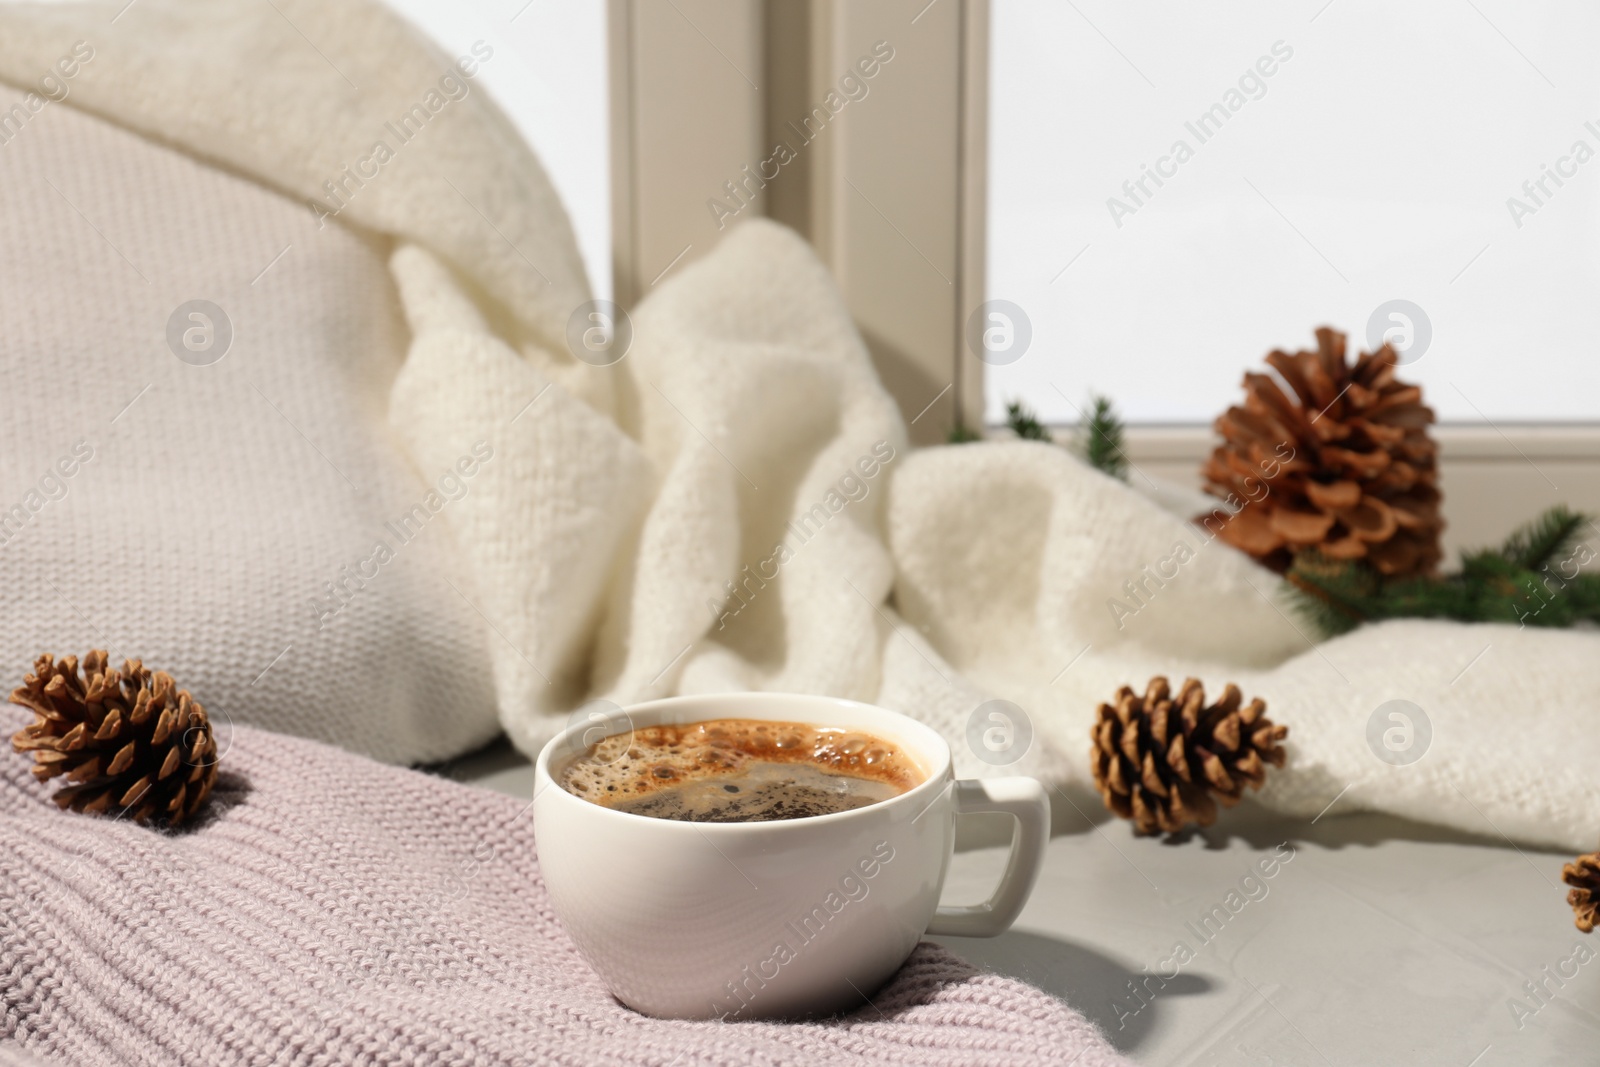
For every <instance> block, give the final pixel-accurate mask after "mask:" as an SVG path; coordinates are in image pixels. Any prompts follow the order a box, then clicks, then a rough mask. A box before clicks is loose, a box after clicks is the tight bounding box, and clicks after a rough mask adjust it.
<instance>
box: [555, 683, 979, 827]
mask: <svg viewBox="0 0 1600 1067" xmlns="http://www.w3.org/2000/svg"><path fill="white" fill-rule="evenodd" d="M756 698H759V700H760V701H762V702H764V703H766V704H768V705H769V706H770V705H773V704H774V703H775V704H776V705H790V706H793V707H794V708H796V709H797V710H798V709H803V708H804V707H807V706H810V707H812V708H815V707H817V706H818V705H828V706H831V707H833V708H835V709H840V710H844V711H847V712H849V711H861V712H866V713H868V714H869V715H871V716H887V717H888V718H889V719H890V720H892V722H893V728H894V730H895V731H896V732H897V733H899V734H901V735H904V734H907V733H909V734H911V735H914V739H913V744H911V745H908V746H907V747H910V748H913V749H914V751H913V753H912V755H913V758H915V759H916V760H917V762H918V763H919V764H924V768H923V769H924V771H925V772H926V777H925V778H923V780H922V781H921V782H919V783H917V784H916V785H914V786H912V787H911V788H910V789H908V790H906V791H905V792H904V793H901V794H899V795H898V796H893V797H889V798H887V799H885V800H879V801H875V802H874V803H871V804H866V805H863V806H862V807H859V808H851V809H849V810H847V811H833V812H828V813H827V814H824V815H806V816H802V817H800V818H798V819H774V820H768V821H753V822H686V821H682V820H678V819H658V818H655V817H654V816H651V815H639V814H637V813H635V812H631V811H618V810H616V809H615V808H608V807H606V806H605V805H603V804H596V803H595V802H594V801H592V800H585V799H583V798H582V797H579V796H574V795H573V794H571V793H569V792H567V791H566V790H565V789H564V788H562V787H561V786H560V785H559V784H558V783H557V782H556V780H555V776H554V775H553V774H551V771H550V763H551V760H552V759H554V758H555V754H556V753H557V752H558V751H560V750H561V748H562V747H563V746H564V745H565V744H567V743H568V742H569V741H570V739H571V738H572V736H573V735H574V734H576V733H579V732H581V731H583V730H586V729H589V728H590V725H591V724H590V723H587V722H576V723H572V724H570V725H568V726H567V727H566V728H565V729H563V730H562V731H561V732H560V733H558V734H556V735H555V736H554V737H552V738H551V739H550V740H548V741H546V742H545V744H544V747H543V748H541V749H540V750H539V756H538V758H537V759H536V760H535V761H534V786H533V799H534V800H535V801H537V800H538V799H539V797H540V796H541V795H542V794H544V793H545V792H547V791H548V792H551V793H553V794H554V795H556V796H558V797H560V798H562V799H561V800H558V801H557V803H566V802H568V801H570V802H571V803H574V804H580V805H582V808H581V809H579V810H583V811H585V812H589V813H599V817H601V818H611V819H623V820H629V821H632V822H634V823H635V824H636V825H638V824H643V823H648V824H652V825H654V826H658V827H661V828H662V829H661V831H660V832H662V833H679V832H689V831H700V832H702V833H704V832H711V833H719V834H730V833H757V832H759V833H784V832H800V831H801V830H802V829H803V828H805V827H815V826H820V825H824V824H828V823H837V822H842V821H845V820H848V819H851V818H860V817H865V816H866V815H867V813H877V812H882V811H884V810H886V809H888V808H890V807H892V806H895V805H902V804H908V803H911V802H912V801H913V799H914V798H919V797H920V798H922V799H923V801H924V804H923V806H924V807H925V808H926V807H932V806H933V799H932V797H931V796H930V794H933V793H942V792H943V791H944V790H945V789H946V788H948V783H949V780H950V778H951V777H952V766H953V761H952V756H951V752H950V744H949V742H948V741H946V740H945V739H944V736H943V735H942V734H940V733H939V731H937V730H935V729H933V727H931V726H929V725H928V724H927V723H924V722H921V721H920V720H917V719H914V718H912V717H911V716H909V715H907V714H905V713H904V712H899V711H894V710H892V709H890V708H886V707H883V706H882V705H879V704H868V703H866V702H864V701H860V700H851V699H849V698H847V697H832V696H821V695H818V694H814V693H792V692H768V691H763V690H748V691H736V692H723V693H703V694H690V695H686V696H675V697H663V698H661V699H658V700H647V701H643V702H641V703H638V704H630V705H628V706H626V707H623V708H622V709H621V713H620V714H621V716H623V717H626V719H627V726H628V728H630V729H637V728H638V727H639V726H640V725H645V726H653V725H656V724H657V723H663V722H672V721H674V720H673V719H672V718H671V717H670V716H671V715H672V714H673V712H676V711H679V710H680V709H684V708H704V709H706V714H704V715H698V714H697V715H695V716H693V717H686V718H681V719H677V720H676V721H677V722H699V721H702V719H717V718H728V719H765V720H768V721H775V722H785V721H787V722H807V721H808V720H807V719H806V717H805V716H804V715H803V714H797V715H795V716H793V717H789V718H784V717H780V716H779V715H778V714H765V713H762V712H761V711H759V710H758V711H754V712H752V710H751V708H750V707H749V706H748V704H749V702H751V701H753V700H754V699H756ZM719 704H728V705H732V706H733V707H732V708H731V709H730V710H729V711H728V712H727V713H726V714H719V713H718V712H717V711H716V710H715V708H716V705H719ZM769 710H775V709H771V708H769ZM636 717H643V718H646V719H650V720H653V721H650V722H645V723H643V724H641V723H640V722H638V721H637V719H636ZM863 728H864V729H871V727H870V726H869V725H868V724H867V723H863ZM607 736H614V735H607ZM897 740H899V741H900V743H905V739H904V737H903V736H902V738H897ZM919 817H920V816H919Z"/></svg>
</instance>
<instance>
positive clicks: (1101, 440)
mask: <svg viewBox="0 0 1600 1067" xmlns="http://www.w3.org/2000/svg"><path fill="white" fill-rule="evenodd" d="M1090 406H1091V411H1090V414H1089V420H1088V425H1087V426H1082V427H1080V429H1079V437H1080V441H1079V443H1078V447H1079V448H1080V449H1081V450H1082V452H1083V456H1084V458H1085V459H1087V460H1088V461H1089V466H1091V467H1093V468H1094V469H1095V470H1098V471H1101V472H1103V473H1105V474H1109V475H1111V477H1113V478H1120V479H1121V480H1122V481H1127V480H1128V454H1127V453H1126V452H1124V451H1123V447H1122V419H1121V418H1120V417H1118V415H1117V409H1116V408H1115V407H1114V406H1113V405H1112V403H1111V400H1110V398H1109V397H1104V396H1094V397H1091V398H1090Z"/></svg>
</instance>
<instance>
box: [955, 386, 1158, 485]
mask: <svg viewBox="0 0 1600 1067" xmlns="http://www.w3.org/2000/svg"><path fill="white" fill-rule="evenodd" d="M1089 409H1090V410H1089V414H1088V415H1087V416H1086V417H1084V418H1082V419H1080V420H1079V422H1078V429H1077V433H1076V435H1075V438H1074V440H1073V442H1072V445H1071V448H1072V450H1073V451H1074V452H1076V453H1077V454H1078V455H1079V457H1081V458H1082V459H1083V461H1084V462H1085V463H1087V464H1089V466H1091V467H1093V468H1094V469H1095V470H1098V471H1100V472H1102V473H1104V474H1109V475H1111V477H1113V478H1120V479H1121V480H1122V481H1127V480H1128V455H1127V453H1126V452H1125V451H1124V450H1123V429H1122V419H1121V418H1120V417H1119V416H1118V415H1117V409H1116V407H1115V406H1114V405H1113V404H1112V403H1111V401H1110V399H1109V398H1107V397H1103V396H1091V397H1090V398H1089ZM1006 425H1007V426H1008V427H1010V429H1011V432H1012V433H1014V434H1016V435H1017V437H1019V438H1020V439H1022V440H1024V441H1054V440H1055V435H1054V434H1052V433H1051V432H1050V428H1049V427H1048V426H1046V425H1045V424H1044V423H1042V422H1040V421H1039V418H1038V416H1037V415H1035V414H1034V413H1033V411H1032V409H1030V408H1029V407H1028V406H1027V405H1026V404H1024V403H1022V402H1021V401H1020V400H1013V401H1011V403H1009V404H1007V405H1006ZM975 440H977V437H976V435H969V434H968V432H967V430H966V428H965V427H962V426H957V427H955V428H954V429H952V430H951V431H950V443H951V444H960V443H962V442H963V441H975Z"/></svg>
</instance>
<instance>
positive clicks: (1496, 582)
mask: <svg viewBox="0 0 1600 1067" xmlns="http://www.w3.org/2000/svg"><path fill="white" fill-rule="evenodd" d="M1589 523H1590V519H1589V517H1588V516H1586V515H1582V514H1579V513H1577V512H1574V511H1572V510H1571V509H1569V508H1567V507H1565V506H1558V507H1554V508H1551V509H1550V510H1549V511H1546V512H1545V513H1544V514H1542V515H1540V516H1539V517H1538V518H1536V519H1535V520H1534V521H1533V522H1530V523H1528V524H1527V525H1526V526H1524V527H1522V528H1521V529H1519V530H1517V531H1516V532H1515V533H1513V534H1512V535H1511V536H1510V537H1508V538H1506V541H1505V543H1504V544H1502V545H1501V546H1500V547H1499V548H1487V549H1480V550H1478V551H1474V552H1466V553H1463V554H1462V557H1461V570H1460V571H1458V572H1456V573H1454V574H1447V575H1443V576H1439V577H1421V578H1403V579H1393V578H1384V577H1383V576H1382V575H1381V574H1379V573H1378V572H1377V571H1376V570H1374V569H1373V568H1372V567H1371V566H1370V565H1369V564H1368V563H1366V561H1364V560H1355V561H1350V562H1343V563H1336V562H1333V561H1330V560H1327V559H1324V558H1323V557H1321V556H1320V555H1318V554H1317V553H1315V552H1302V553H1300V554H1299V555H1298V556H1296V557H1295V561H1294V565H1293V566H1292V567H1290V569H1289V573H1288V575H1287V577H1288V579H1289V582H1290V584H1291V585H1292V586H1293V587H1294V589H1295V599H1296V602H1297V607H1298V608H1299V609H1300V612H1301V614H1302V615H1303V616H1304V617H1305V618H1306V619H1308V620H1309V621H1310V622H1311V623H1313V624H1314V625H1316V626H1317V627H1318V628H1319V629H1321V630H1322V632H1323V633H1325V634H1329V635H1334V634H1341V633H1347V632H1349V631H1350V630H1353V629H1355V627H1357V626H1359V625H1360V624H1361V623H1363V622H1376V621H1378V620H1381V619H1401V618H1421V619H1456V620H1458V621H1461V622H1505V623H1516V624H1517V625H1519V626H1540V627H1566V626H1573V625H1576V624H1578V623H1582V622H1588V623H1600V574H1594V573H1582V572H1580V569H1579V568H1580V567H1582V566H1583V565H1584V564H1587V563H1588V562H1590V561H1591V560H1593V559H1594V558H1595V553H1594V552H1593V551H1592V550H1590V549H1589V548H1587V547H1586V546H1585V545H1584V543H1583V539H1582V536H1581V535H1582V533H1583V527H1585V526H1587V525H1589Z"/></svg>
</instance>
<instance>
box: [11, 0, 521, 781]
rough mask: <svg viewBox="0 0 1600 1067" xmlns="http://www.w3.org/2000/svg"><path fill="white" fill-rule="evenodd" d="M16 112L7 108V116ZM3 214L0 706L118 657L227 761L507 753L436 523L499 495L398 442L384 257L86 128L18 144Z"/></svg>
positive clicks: (394, 310)
mask: <svg viewBox="0 0 1600 1067" xmlns="http://www.w3.org/2000/svg"><path fill="white" fill-rule="evenodd" d="M219 6H220V5H219ZM131 14H132V13H131V12H130V14H129V17H131ZM7 36H8V34H7V31H5V30H3V29H0V37H7ZM108 59H109V57H108V56H106V55H97V56H96V57H95V59H94V60H92V61H90V62H89V63H88V64H87V65H86V66H85V67H84V68H83V69H84V71H85V72H87V71H88V70H90V69H92V68H93V66H94V64H95V63H97V62H105V61H107V60H108ZM25 99H26V95H25V93H24V92H23V91H22V90H17V89H12V88H10V87H9V86H4V85H0V114H8V113H9V112H10V109H11V108H12V107H13V105H16V106H19V107H23V108H24V110H25V109H26V108H25V104H23V101H24V100H25ZM0 132H3V131H0ZM52 184H53V186H54V188H52ZM0 188H3V189H4V190H5V195H4V196H0V233H4V234H5V240H4V241H0V279H4V284H0V322H4V323H5V324H6V328H5V330H4V331H0V369H3V375H4V383H5V384H4V387H3V389H0V485H3V486H4V487H5V489H4V492H3V494H0V585H3V586H4V588H5V589H6V590H7V594H6V595H7V606H8V608H9V609H10V610H8V611H6V612H5V613H4V615H3V616H0V665H3V670H4V672H5V677H4V679H3V680H0V689H3V691H9V690H10V688H11V687H12V686H13V685H16V684H17V683H18V682H20V681H21V677H22V671H23V670H24V669H26V667H27V665H28V664H30V663H32V662H33V658H34V657H35V656H37V655H38V654H39V653H40V652H41V651H48V652H52V653H56V654H65V653H68V652H75V653H80V654H81V653H82V652H84V651H86V650H88V649H90V648H109V650H110V652H111V658H112V661H113V662H114V663H119V664H120V663H121V662H122V661H123V659H125V658H142V659H143V660H144V661H145V662H146V663H148V664H150V665H151V666H154V667H159V668H161V669H163V670H166V671H168V672H170V673H171V674H172V675H173V676H174V677H176V678H177V679H178V680H179V682H180V683H182V685H184V686H185V687H187V688H189V689H190V690H191V691H193V692H195V693H197V694H198V693H204V694H205V696H204V698H203V699H202V702H203V703H204V704H205V706H206V709H207V710H208V711H209V712H210V713H211V715H212V716H213V720H214V721H215V723H216V726H217V729H218V733H219V736H220V737H222V738H223V739H226V735H227V731H228V729H229V728H230V723H233V722H243V723H253V724H256V725H258V726H264V727H268V728H270V729H274V730H281V731H284V732H288V733H294V734H299V735H302V736H307V737H315V738H317V739H318V740H322V741H329V742H332V743H335V744H338V745H341V746H343V747H345V748H349V749H351V750H353V751H357V752H362V753H365V754H366V755H369V756H373V757H375V758H378V759H383V760H386V761H392V762H413V761H423V760H438V759H444V758H446V757H449V756H452V755H456V754H457V753H459V752H462V751H464V750H466V749H470V748H472V747H474V746H476V745H479V744H481V743H483V742H484V741H485V740H487V739H488V738H489V737H490V736H492V735H493V734H494V733H495V732H496V730H497V728H498V723H497V722H496V718H495V714H494V692H493V689H492V686H491V685H490V682H489V673H490V663H489V655H488V645H487V641H488V638H489V635H490V631H489V629H488V627H487V626H486V625H485V624H484V623H483V620H482V618H481V617H480V616H479V615H478V613H477V611H476V610H475V609H474V608H473V606H472V604H471V603H470V602H468V601H467V600H466V599H465V598H464V596H465V595H466V590H467V589H468V588H470V586H469V576H468V575H467V573H466V572H465V570H464V569H463V568H462V567H461V565H460V564H459V563H458V562H457V561H456V556H457V552H456V549H455V546H454V545H453V543H452V541H451V538H450V531H449V529H448V527H447V526H445V524H444V523H443V522H442V521H440V520H439V519H438V516H435V515H432V513H431V511H430V510H429V509H428V508H427V505H426V503H425V502H426V501H427V500H428V499H429V496H430V495H431V494H434V493H435V490H436V488H437V486H438V483H439V481H440V479H441V477H442V476H443V475H444V474H445V472H446V471H450V472H452V473H451V478H452V482H451V485H452V486H460V487H462V490H463V491H466V492H472V491H479V492H481V491H482V489H483V482H484V481H485V480H486V479H492V478H496V477H500V473H499V470H498V468H497V466H496V463H495V462H494V459H493V458H491V459H490V461H489V462H487V463H481V464H477V466H478V473H477V475H476V476H475V477H474V478H472V479H470V480H465V479H461V478H459V476H457V475H456V474H455V473H454V470H455V468H454V464H455V462H456V460H457V459H459V458H460V457H461V456H462V455H464V454H466V455H469V456H470V452H469V450H470V448H471V445H472V442H463V444H462V451H461V452H458V453H456V455H454V456H452V457H450V460H449V461H448V462H447V464H446V466H445V467H444V468H440V469H426V470H423V471H421V472H416V471H414V470H413V469H412V468H411V466H410V464H409V463H408V461H407V459H406V457H405V456H404V455H403V454H402V453H401V452H400V451H399V449H398V447H397V445H396V444H395V442H394V441H393V439H392V437H391V435H390V433H389V429H388V427H387V426H386V425H385V424H384V408H385V405H384V400H383V396H384V392H385V390H387V388H388V386H389V383H391V382H392V381H393V380H394V377H395V374H396V373H397V372H398V370H399V368H400V364H401V360H402V357H403V355H404V351H405V340H406V339H405V323H404V322H403V321H402V319H401V314H400V308H399V304H398V301H397V300H396V299H395V293H394V288H393V286H392V284H391V283H390V281H389V274H388V270H387V267H386V264H385V261H386V258H387V255H388V250H387V247H386V242H385V241H384V240H382V239H380V238H375V237H373V236H371V235H364V234H360V233H358V232H356V231H353V230H351V229H348V228H346V227H344V226H339V225H329V226H327V227H325V228H324V229H323V230H321V231H319V230H318V229H317V225H316V222H315V220H314V218H313V217H312V215H311V213H310V212H309V211H307V210H306V209H305V207H304V206H303V205H301V204H297V203H295V202H293V201H291V200H289V199H288V198H286V197H284V196H282V195H280V194H278V193H275V192H273V191H271V190H269V189H266V188H263V187H262V186H260V185H258V184H256V183H254V182H251V181H248V180H246V179H244V178H240V177H238V176H236V175H233V174H229V173H227V172H224V171H222V170H219V169H218V168H215V167H211V166H208V165H206V164H204V163H201V162H199V161H198V160H196V159H194V158H192V157H191V156H188V155H185V154H184V153H182V152H178V151H174V150H173V149H171V148H168V147H165V146H163V145H160V144H157V143H155V142H153V141H150V140H147V139H145V138H143V137H140V136H138V135H137V134H134V133H131V132H129V131H127V130H125V129H122V128H120V127H118V126H115V125H112V124H111V123H109V122H106V121H104V120H102V119H98V118H96V117H94V116H92V115H89V114H87V113H85V112H83V111H80V110H78V109H77V108H75V107H73V106H72V105H71V104H51V105H49V109H48V110H46V111H42V112H40V114H39V116H38V117H37V118H35V119H33V120H32V121H30V122H29V124H28V125H27V126H26V127H24V128H23V129H21V131H20V132H18V133H16V134H15V135H14V136H12V137H11V139H10V140H9V141H8V142H7V143H5V144H4V147H3V150H0ZM58 193H59V195H58ZM74 205H76V206H77V207H78V208H79V209H81V210H82V211H83V212H84V214H85V215H86V216H87V217H88V218H89V219H91V220H92V223H91V224H92V225H97V226H99V227H100V228H101V229H102V230H104V231H105V233H106V235H107V236H108V237H109V239H110V240H111V241H113V242H114V243H115V244H116V246H117V247H118V248H120V249H122V250H123V251H124V253H125V254H126V255H127V256H128V260H129V261H131V262H132V263H133V264H136V266H130V263H129V261H125V260H123V259H122V258H120V257H119V256H118V255H117V254H116V253H115V252H113V251H112V250H111V249H110V248H109V247H107V246H105V245H104V244H102V243H101V239H100V238H99V237H97V236H96V235H95V231H94V230H93V229H91V228H90V224H86V223H85V220H84V218H80V217H79V215H78V214H76V213H75V212H74V210H73V206H74ZM141 274H142V275H143V276H144V277H141ZM196 298H203V299H207V300H210V301H212V302H213V303H214V304H215V305H217V306H219V307H221V308H222V309H223V314H224V315H225V316H227V318H228V320H230V322H231V328H232V332H233V337H232V343H231V345H230V346H229V349H228V351H227V352H226V353H225V354H224V355H223V356H222V358H221V359H219V360H216V361H215V362H213V363H210V364H209V365H205V366H194V365H190V364H187V363H184V362H182V361H180V360H179V359H178V358H177V357H176V356H175V355H174V351H173V350H172V349H170V348H169V341H168V338H167V336H166V333H167V330H166V327H167V323H168V320H169V318H170V317H173V316H175V314H176V312H177V310H178V309H179V307H180V305H182V304H184V303H186V302H187V301H189V300H192V299H196ZM177 318H178V319H179V320H180V321H181V322H182V323H183V324H184V325H185V326H187V325H190V323H189V321H188V320H186V319H183V317H182V316H181V315H177ZM218 325H219V328H220V324H218ZM68 394H70V399H68V398H67V397H68ZM490 447H492V445H491V446H490ZM62 461H65V463H64V464H63V465H62V466H60V467H58V466H57V464H58V463H61V462H62ZM63 469H64V470H66V471H69V472H70V474H68V475H67V476H65V477H63V476H62V473H61V471H62V470H63ZM454 495H459V494H454ZM440 496H442V494H440V495H436V496H434V499H435V500H438V499H440ZM419 505H422V510H420V512H419V511H417V510H416V509H417V508H418V506H419ZM441 506H442V509H443V510H445V511H448V509H449V508H450V507H453V506H456V504H455V502H451V501H447V502H444V503H443V504H442V505H441ZM108 516H115V519H114V521H108ZM402 527H404V529H402ZM379 542H382V543H383V544H384V545H385V546H386V547H387V549H388V550H389V552H390V553H391V555H390V556H383V555H381V554H380V553H378V552H377V551H376V546H377V544H378V543H379ZM458 590H461V592H458Z"/></svg>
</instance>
